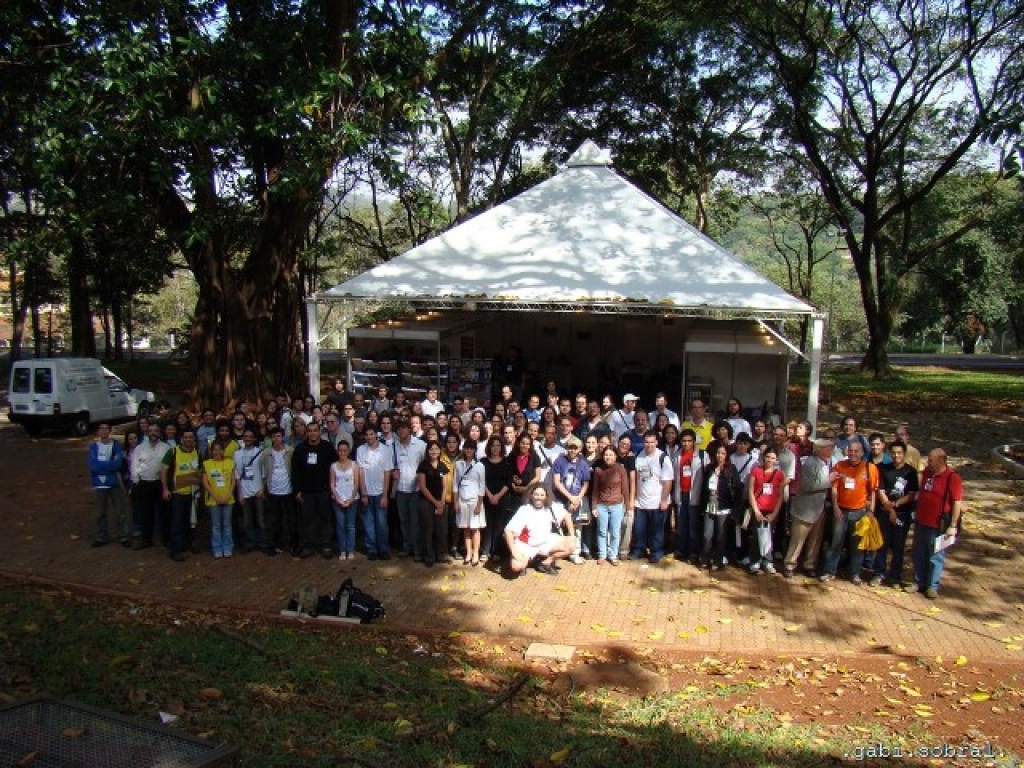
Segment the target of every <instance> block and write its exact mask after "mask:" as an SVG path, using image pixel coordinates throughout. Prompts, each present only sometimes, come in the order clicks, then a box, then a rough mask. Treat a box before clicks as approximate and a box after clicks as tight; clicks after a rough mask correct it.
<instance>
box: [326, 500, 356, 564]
mask: <svg viewBox="0 0 1024 768" xmlns="http://www.w3.org/2000/svg"><path fill="white" fill-rule="evenodd" d="M331 506H332V507H334V532H335V535H336V536H337V538H338V554H341V555H343V554H345V553H346V552H355V551H356V512H357V511H358V509H359V502H358V501H353V502H352V503H351V504H349V505H348V506H347V507H343V506H341V504H339V503H338V502H336V501H334V500H333V499H332V500H331Z"/></svg>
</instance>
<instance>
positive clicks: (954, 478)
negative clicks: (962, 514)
mask: <svg viewBox="0 0 1024 768" xmlns="http://www.w3.org/2000/svg"><path fill="white" fill-rule="evenodd" d="M947 487H948V489H949V493H948V495H947V492H946V489H947ZM963 498H964V485H963V480H962V479H961V477H960V475H959V474H957V473H956V472H955V471H954V470H953V468H952V467H946V469H945V470H944V471H943V472H942V473H941V474H938V475H935V474H933V473H932V471H931V469H930V468H927V467H926V468H925V470H924V472H922V473H921V488H920V490H919V491H918V492H917V509H916V510H915V511H914V522H916V523H919V524H921V525H924V526H927V527H928V528H938V527H939V522H940V521H941V519H942V513H943V512H949V511H950V510H952V509H953V502H954V501H963ZM943 502H945V503H943Z"/></svg>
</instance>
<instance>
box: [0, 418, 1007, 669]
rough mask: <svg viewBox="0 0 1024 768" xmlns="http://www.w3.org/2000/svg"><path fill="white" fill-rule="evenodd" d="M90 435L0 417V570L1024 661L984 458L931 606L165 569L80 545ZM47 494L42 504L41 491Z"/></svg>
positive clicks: (128, 593) (274, 562) (601, 577)
mask: <svg viewBox="0 0 1024 768" xmlns="http://www.w3.org/2000/svg"><path fill="white" fill-rule="evenodd" d="M85 445H86V441H84V440H70V439H62V438H56V439H54V438H43V439H40V440H30V439H29V438H27V437H26V436H24V435H23V434H22V433H21V432H20V430H16V429H14V428H13V427H11V426H9V425H7V424H6V423H0V453H3V454H4V455H5V456H7V457H13V456H14V453H12V452H17V453H18V458H19V459H22V460H23V461H18V462H17V464H18V465H19V466H29V467H32V468H33V471H31V472H22V471H19V472H11V471H10V469H9V467H10V463H9V462H8V461H6V460H5V461H4V462H3V466H4V470H3V478H2V480H0V489H2V490H0V499H2V501H0V506H2V509H0V535H2V537H3V538H2V540H3V541H4V542H5V555H4V558H3V561H2V563H0V575H6V576H9V577H12V578H23V577H31V578H41V579H46V580H52V581H54V582H57V583H60V584H63V585H67V586H69V587H71V588H73V587H74V585H81V586H84V587H88V588H95V589H100V590H106V591H110V592H113V593H115V594H118V595H123V596H125V597H126V598H128V599H133V598H138V599H145V598H150V597H151V598H157V599H161V600H166V601H170V602H172V603H176V604H181V605H187V606H191V607H197V606H198V607H203V608H214V609H215V608H217V607H219V606H230V607H234V608H243V609H249V610H255V611H260V612H265V613H268V614H273V613H277V612H278V611H279V610H280V609H281V608H283V607H284V605H285V604H286V602H287V600H288V597H289V595H290V594H291V592H292V591H293V590H295V589H297V588H299V587H301V586H303V585H305V584H314V585H316V586H317V588H318V589H319V590H321V591H328V590H333V589H335V588H337V586H338V584H339V583H340V582H341V581H342V579H344V578H345V577H346V576H349V575H351V576H352V577H353V578H354V580H355V582H356V584H357V585H358V586H360V587H362V588H363V589H365V590H366V591H368V592H370V593H371V594H373V595H375V596H376V597H378V598H379V599H381V600H382V601H383V602H384V604H385V606H386V607H387V610H388V619H387V623H388V624H389V625H390V626H393V627H397V628H400V629H402V630H409V631H430V632H451V631H463V632H474V631H480V632H486V633H488V634H490V635H498V636H509V637H517V638H520V639H522V640H543V641H547V642H556V643H571V644H578V645H586V644H590V645H593V644H601V643H614V644H625V645H639V646H673V647H682V648H689V649H699V650H707V651H709V652H711V651H739V652H755V651H756V652H797V653H830V654H831V653H844V652H879V653H899V654H919V655H925V656H934V655H939V654H944V655H948V654H961V653H962V654H965V655H967V656H968V657H969V658H992V659H997V658H998V659H1007V660H1010V659H1016V660H1024V651H1021V650H1018V649H1019V648H1021V647H1024V573H1022V570H1021V568H1020V567H1019V559H1018V558H1019V555H1018V552H1019V550H1020V547H1021V546H1022V536H1021V534H1019V533H1018V529H1019V528H1020V526H1019V521H1020V515H1021V512H1022V509H1024V505H1022V502H1021V498H1020V496H1021V493H1020V491H1021V488H1022V484H1021V483H1020V482H1019V481H1018V482H1013V481H1011V480H1009V479H1008V478H1007V477H1006V476H1005V475H1003V474H1002V473H1001V471H1000V470H998V469H996V468H993V467H990V466H987V465H975V466H973V467H965V468H964V475H965V478H966V479H967V481H968V493H969V495H970V498H971V499H972V516H971V517H972V520H973V521H974V522H973V523H972V525H971V528H970V529H969V530H968V531H967V533H966V535H965V537H964V541H962V542H961V543H960V544H958V545H957V547H956V549H955V551H954V553H953V554H952V556H951V558H950V561H949V563H948V568H947V575H946V577H945V578H944V580H943V594H942V597H941V598H940V599H939V600H937V601H929V600H926V599H925V598H924V597H922V596H919V595H910V594H904V593H901V592H899V591H896V590H892V589H886V588H870V587H866V586H864V587H856V586H854V585H852V584H850V583H848V582H843V581H838V582H834V583H832V584H830V585H828V586H822V585H820V584H819V583H818V582H817V581H816V580H811V579H804V578H795V579H792V580H785V579H783V578H782V577H781V576H767V575H762V576H759V577H751V576H749V575H747V574H745V573H743V572H740V571H739V570H736V569H727V570H725V571H721V572H718V573H717V574H714V575H713V576H712V575H711V574H709V573H708V572H707V571H698V570H697V569H696V568H694V567H692V566H689V565H687V564H683V563H677V562H674V561H673V560H671V559H666V560H663V561H662V562H661V563H659V564H658V565H656V566H652V565H648V564H647V563H646V562H643V563H641V562H624V563H623V564H622V565H621V566H620V567H618V568H613V567H611V566H610V565H603V566H597V565H596V564H595V563H593V562H587V563H585V564H583V565H579V566H574V565H572V564H568V563H566V564H564V565H563V570H562V572H561V574H560V575H558V576H556V577H552V576H546V575H542V574H538V573H533V572H531V573H528V574H525V575H524V576H522V577H520V578H519V579H516V580H506V579H503V578H502V577H501V576H500V574H498V573H496V572H493V571H491V570H487V569H485V568H471V567H465V566H462V565H461V564H459V565H452V566H444V565H438V566H436V567H434V568H431V569H428V568H425V567H424V566H422V565H417V564H414V563H412V562H410V561H401V560H391V561H389V562H376V563H371V562H369V561H367V560H366V559H365V558H364V557H362V556H361V555H360V556H359V557H358V558H357V559H356V560H355V561H351V562H346V563H339V562H337V561H327V560H322V559H320V558H315V559H309V560H296V559H292V558H289V557H284V556H281V557H277V558H268V557H266V556H264V555H247V556H236V557H234V558H232V559H231V560H214V559H212V557H211V556H210V555H209V554H208V553H206V554H200V555H198V556H190V557H189V558H188V560H187V562H185V563H181V564H179V563H174V562H172V561H171V560H170V559H169V558H168V557H167V556H166V553H165V552H164V551H163V550H162V549H160V548H159V547H157V548H153V549H149V550H143V551H141V552H135V551H131V550H126V549H123V548H121V547H120V546H117V545H116V544H114V545H110V546H107V547H104V548H100V549H95V550H94V549H90V548H89V542H90V540H91V534H92V525H93V515H92V495H91V491H90V490H89V485H88V477H87V475H86V472H85ZM40 490H43V493H44V494H46V495H47V496H48V500H47V501H46V502H45V503H40V502H39V500H38V499H39V492H40Z"/></svg>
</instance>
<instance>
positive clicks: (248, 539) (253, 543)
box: [242, 496, 267, 552]
mask: <svg viewBox="0 0 1024 768" xmlns="http://www.w3.org/2000/svg"><path fill="white" fill-rule="evenodd" d="M242 525H243V526H244V531H243V533H244V534H245V540H244V541H243V542H242V543H243V544H244V546H245V549H247V550H250V551H251V550H253V549H258V550H260V551H261V552H262V551H264V550H266V548H267V541H266V536H265V535H264V528H265V526H264V520H263V497H262V496H249V497H247V498H245V499H244V500H243V501H242Z"/></svg>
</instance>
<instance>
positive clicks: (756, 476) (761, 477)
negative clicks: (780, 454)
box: [750, 467, 786, 515]
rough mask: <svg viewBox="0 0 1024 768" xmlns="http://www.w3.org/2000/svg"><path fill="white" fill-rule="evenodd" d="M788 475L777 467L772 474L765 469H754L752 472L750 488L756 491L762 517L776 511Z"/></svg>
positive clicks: (755, 495)
mask: <svg viewBox="0 0 1024 768" xmlns="http://www.w3.org/2000/svg"><path fill="white" fill-rule="evenodd" d="M785 479H786V473H785V472H783V471H782V470H781V469H779V468H778V467H776V468H775V469H773V470H772V471H771V472H770V473H768V472H765V471H764V467H754V468H753V469H752V470H751V471H750V487H751V488H753V489H754V498H755V499H756V500H757V508H758V510H759V511H760V512H761V514H762V515H767V514H771V513H772V512H774V511H775V505H776V503H778V500H779V499H781V498H782V484H783V482H784V481H785Z"/></svg>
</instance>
